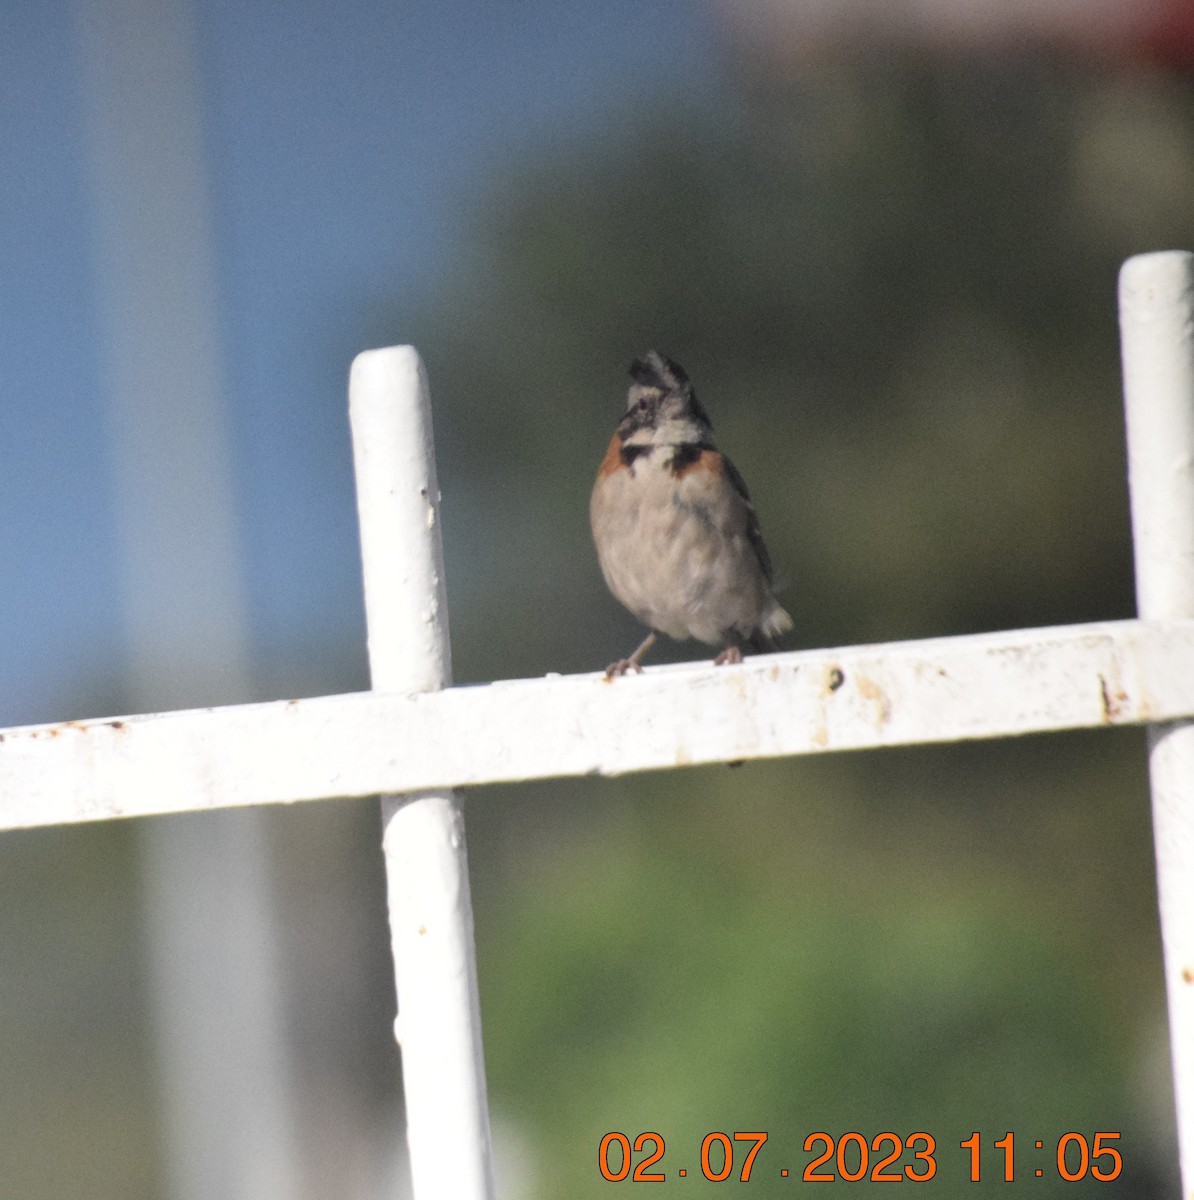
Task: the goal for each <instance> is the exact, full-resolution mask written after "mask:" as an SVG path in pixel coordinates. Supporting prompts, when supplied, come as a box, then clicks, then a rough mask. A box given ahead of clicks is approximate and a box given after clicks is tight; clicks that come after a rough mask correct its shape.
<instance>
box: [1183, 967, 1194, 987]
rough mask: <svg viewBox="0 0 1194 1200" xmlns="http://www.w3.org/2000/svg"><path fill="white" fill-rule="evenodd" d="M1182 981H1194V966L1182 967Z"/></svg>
mask: <svg viewBox="0 0 1194 1200" xmlns="http://www.w3.org/2000/svg"><path fill="white" fill-rule="evenodd" d="M1182 983H1194V967H1184V968H1183V969H1182Z"/></svg>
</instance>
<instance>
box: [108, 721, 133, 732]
mask: <svg viewBox="0 0 1194 1200" xmlns="http://www.w3.org/2000/svg"><path fill="white" fill-rule="evenodd" d="M104 724H105V725H107V726H108V728H109V729H114V730H116V732H117V733H124V731H125V730H126V729H128V726H127V725H126V724H125V723H124V722H123V721H105V722H104Z"/></svg>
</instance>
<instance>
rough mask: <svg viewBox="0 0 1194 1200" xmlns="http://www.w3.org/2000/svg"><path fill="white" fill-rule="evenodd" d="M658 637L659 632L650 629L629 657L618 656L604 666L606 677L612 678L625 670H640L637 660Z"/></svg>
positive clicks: (623, 673)
mask: <svg viewBox="0 0 1194 1200" xmlns="http://www.w3.org/2000/svg"><path fill="white" fill-rule="evenodd" d="M658 637H659V634H657V633H656V632H655V630H653V629H652V630H651V632H650V633H649V634H647V636H646V637H645V638H643V642H642V645H641V646H639V648H638V649H637V650H636V651H635V652H634V653H633V654H632V655H631V656H630V657H629V658H620V659H618V661H617V662H613V663H610V664H609V666H608V667H606V668H605V677H606V679H613V677H614V676H615V675H625V674H626V672H627V671H638V672H641V671H642V667H641V666H639V662H640V660H641V659H642V657H643V655H644V654H646V653H647V651H648V650H650V649H651V647H652V646H654V645H655V639H656V638H658Z"/></svg>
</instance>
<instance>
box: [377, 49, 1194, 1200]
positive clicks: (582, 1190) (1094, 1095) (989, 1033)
mask: <svg viewBox="0 0 1194 1200" xmlns="http://www.w3.org/2000/svg"><path fill="white" fill-rule="evenodd" d="M608 128H609V130H612V131H613V132H606V133H604V134H603V135H602V136H600V137H593V138H588V139H586V138H583V137H578V138H577V139H576V140H575V141H574V142H572V143H568V144H561V145H556V146H552V147H550V148H548V149H546V150H545V151H544V152H543V154H542V155H541V156H540V159H539V161H538V162H536V163H535V164H533V165H531V166H530V167H529V168H528V167H527V166H526V165H525V164H522V163H515V164H511V166H510V167H509V169H508V171H507V172H506V174H505V176H504V177H503V178H501V179H499V180H497V181H495V183H494V186H493V187H492V189H491V191H490V192H489V194H488V196H487V198H486V202H485V204H484V205H483V206H482V207H481V209H480V211H479V214H478V226H479V230H480V236H479V238H478V240H477V244H476V247H475V252H474V253H473V254H472V255H471V256H469V257H466V258H465V259H464V260H462V262H461V263H460V264H459V266H458V269H457V272H456V274H455V275H454V276H452V277H449V279H448V280H447V282H446V283H445V285H444V287H443V290H442V293H441V295H440V296H439V299H438V303H436V304H433V305H431V306H429V307H425V308H424V309H423V311H422V312H421V314H417V315H413V316H411V317H410V320H409V322H405V321H404V323H403V324H402V326H401V328H396V327H395V326H394V324H393V322H391V323H390V324H388V325H387V324H386V320H385V319H381V320H379V330H378V332H379V335H380V336H379V337H378V340H379V341H382V340H386V341H395V340H410V341H414V342H415V343H416V344H417V345H418V346H419V347H420V349H421V350H422V352H423V354H424V356H425V358H426V359H427V362H428V366H429V371H430V376H431V381H432V393H433V396H434V399H435V405H436V409H435V413H436V422H437V439H438V442H439V446H440V471H441V485H442V487H443V491H444V496H445V511H446V518H445V537H446V542H447V552H448V558H449V563H448V565H449V575H450V579H449V587H450V592H451V595H452V602H453V640H454V647H455V656H456V672H457V678H458V679H459V680H469V679H486V678H493V677H500V676H508V675H518V674H538V673H542V672H544V671H549V670H556V671H570V670H584V669H588V670H591V669H595V668H597V667H599V666H600V665H601V664H603V663H604V662H606V661H608V660H609V659H611V658H612V657H614V656H616V655H619V654H622V653H625V652H626V651H627V650H629V648H630V647H631V646H632V645H633V644H634V643H635V641H636V639H637V637H638V636H639V631H638V630H637V629H636V628H635V626H634V623H633V621H632V620H631V618H629V617H628V616H626V615H625V614H623V613H621V612H620V611H619V610H618V608H617V606H616V604H615V603H614V601H613V600H611V599H610V598H609V597H608V596H607V595H606V593H605V591H604V588H603V586H602V584H601V580H600V577H599V575H598V573H597V570H596V566H595V564H594V561H593V554H592V550H591V547H590V544H589V539H588V533H587V526H586V521H587V508H586V505H587V494H588V489H589V487H590V484H591V481H592V476H593V471H594V469H595V466H596V463H597V462H598V461H599V459H600V457H601V454H602V451H603V449H604V446H605V443H606V441H607V440H608V437H609V435H610V433H611V432H612V428H613V425H614V424H615V422H616V420H617V418H618V416H619V414H620V411H621V408H622V404H623V395H624V387H625V382H626V381H625V376H624V369H625V365H626V364H627V363H628V362H629V360H630V359H631V358H632V357H633V356H634V355H636V354H638V353H641V352H642V351H644V350H646V349H647V348H649V347H652V346H655V347H658V348H659V349H661V350H663V351H664V352H665V353H667V354H669V355H671V356H672V357H675V358H676V359H678V360H679V361H680V362H682V363H683V364H684V365H685V367H686V368H687V369H688V371H689V373H690V375H691V376H692V378H693V380H694V383H695V385H696V388H697V391H698V394H699V395H700V396H701V398H702V401H703V402H704V404H705V406H706V408H707V409H708V410H709V412H710V415H711V416H712V418H713V422H714V425H715V427H716V428H717V431H718V434H719V438H720V440H721V444H722V447H723V448H724V449H726V450H728V452H729V453H730V454H731V455H732V456H733V457H734V459H735V461H736V462H737V464H738V466H739V468H740V469H741V470H742V472H743V474H744V475H745V476H746V478H747V480H748V482H749V483H750V486H751V488H752V491H753V493H754V496H755V499H756V501H757V504H758V508H759V511H760V514H761V518H762V523H763V530H764V533H765V535H766V537H767V539H768V542H769V544H770V547H771V550H772V554H773V557H774V559H775V561H776V564H777V567H778V571H779V573H780V575H781V576H782V577H783V578H784V579H785V580H786V584H787V586H786V590H785V592H784V597H783V598H784V603H785V605H786V606H787V607H788V608H789V609H790V611H791V612H792V614H793V616H794V618H795V619H796V625H797V632H796V633H795V634H794V635H792V638H791V639H790V643H789V644H790V645H799V646H816V645H825V644H840V643H851V642H859V641H871V640H875V641H878V640H889V639H897V638H906V637H917V636H929V635H940V634H954V633H963V632H971V631H978V630H984V629H991V628H1012V627H1018V626H1034V625H1045V624H1052V623H1062V622H1071V621H1085V620H1097V619H1109V618H1122V617H1127V616H1130V615H1132V612H1133V605H1132V583H1131V549H1130V538H1129V531H1128V517H1127V496H1126V486H1125V473H1124V452H1123V432H1122V413H1121V407H1120V405H1121V401H1120V388H1119V376H1118V353H1117V349H1118V343H1117V330H1116V312H1115V291H1116V272H1117V270H1118V267H1119V264H1120V263H1121V261H1122V260H1123V259H1124V258H1125V257H1127V256H1128V255H1129V254H1131V253H1134V252H1138V251H1143V250H1148V249H1160V248H1166V247H1168V246H1191V245H1194V210H1192V209H1191V208H1190V207H1189V205H1188V203H1187V198H1188V196H1189V195H1190V184H1191V182H1192V181H1194V139H1192V137H1191V132H1192V130H1194V124H1192V123H1191V94H1190V88H1189V87H1188V85H1187V83H1186V81H1184V80H1174V79H1171V78H1163V77H1152V76H1145V75H1125V76H1122V77H1114V76H1109V75H1107V74H1103V73H1099V74H1096V73H1093V72H1088V71H1084V70H1081V69H1078V68H1076V67H1074V66H1072V65H1067V64H1063V63H1059V62H1056V61H1050V60H1045V59H1040V58H1036V57H1014V56H1011V57H1007V58H1005V59H1002V60H999V61H990V60H981V61H979V60H974V61H945V62H943V61H940V60H932V61H930V60H925V59H920V58H917V57H905V58H903V59H901V60H899V61H888V62H882V63H880V62H874V61H867V62H859V63H856V64H853V65H842V64H835V65H834V66H833V67H832V69H825V70H823V71H820V72H813V73H811V74H808V75H805V76H803V77H801V78H799V79H791V78H778V79H777V78H773V77H765V76H762V75H759V74H755V73H752V72H751V71H750V70H747V69H743V70H742V71H741V72H740V73H739V74H738V75H736V76H734V77H732V78H729V79H727V80H726V82H725V86H724V88H723V89H722V92H721V94H720V96H719V98H718V102H717V103H716V104H710V105H700V104H696V103H692V104H687V103H685V102H684V101H683V100H682V99H681V100H678V101H677V102H675V103H673V104H667V103H662V104H661V105H660V106H659V107H658V108H656V109H654V110H652V111H646V112H644V111H633V112H627V113H625V114H624V115H623V119H622V120H620V121H612V122H610V124H609V127H608ZM672 653H673V657H692V656H704V653H705V651H704V649H703V648H694V647H693V646H691V645H689V646H685V647H677V648H674V649H673V651H672ZM470 830H471V834H470V836H471V840H472V856H473V863H474V872H475V874H476V888H477V897H476V909H477V921H478V929H479V935H480V954H481V981H482V1000H483V1009H484V1014H485V1023H486V1037H487V1049H488V1054H489V1060H490V1064H491V1076H492V1083H491V1089H492V1097H493V1100H494V1103H495V1105H496V1110H497V1112H498V1113H499V1114H505V1115H506V1116H507V1117H508V1118H510V1119H512V1120H513V1121H514V1122H515V1124H516V1127H517V1128H518V1129H520V1130H521V1132H522V1134H523V1136H524V1137H525V1138H526V1139H527V1142H528V1149H529V1154H530V1160H531V1161H532V1163H533V1164H534V1168H535V1177H536V1178H537V1180H538V1190H537V1192H536V1195H538V1196H541V1197H554V1196H569V1197H578V1196H584V1195H589V1194H607V1193H608V1190H609V1188H610V1187H611V1186H612V1185H611V1184H609V1183H606V1182H604V1181H602V1180H601V1179H600V1178H599V1176H598V1173H597V1146H598V1143H599V1141H600V1139H601V1136H602V1135H603V1133H605V1132H608V1131H610V1130H620V1131H622V1132H624V1133H627V1134H628V1135H629V1136H630V1137H631V1139H632V1140H633V1138H634V1136H635V1134H636V1133H638V1132H641V1131H644V1130H655V1131H658V1132H660V1133H662V1134H663V1135H664V1137H665V1139H666V1140H667V1144H668V1155H667V1158H666V1160H665V1163H664V1169H666V1170H668V1171H670V1172H672V1173H670V1174H669V1176H668V1178H669V1182H670V1183H671V1186H672V1187H673V1188H674V1187H677V1186H683V1187H686V1188H688V1189H689V1190H697V1191H700V1190H701V1189H702V1187H704V1186H707V1185H704V1184H702V1183H701V1182H700V1181H699V1180H698V1179H696V1178H693V1176H695V1175H696V1174H697V1173H698V1172H697V1167H698V1165H699V1163H698V1148H699V1145H700V1139H701V1137H702V1136H703V1135H704V1134H705V1133H707V1132H709V1131H712V1130H718V1129H720V1130H728V1131H733V1130H755V1129H763V1130H768V1131H769V1132H770V1133H771V1136H772V1142H771V1143H770V1144H769V1147H768V1149H767V1154H768V1155H769V1156H770V1157H769V1158H768V1159H767V1160H766V1161H767V1164H768V1166H767V1170H766V1172H764V1173H763V1175H761V1176H760V1177H759V1178H758V1179H757V1180H756V1186H755V1188H754V1191H755V1192H756V1193H758V1194H765V1195H772V1194H776V1195H779V1194H787V1192H786V1191H785V1189H786V1188H788V1187H790V1186H792V1184H793V1182H795V1180H794V1179H789V1180H781V1179H780V1178H779V1177H778V1168H779V1166H781V1165H782V1166H787V1167H789V1168H792V1169H793V1170H794V1173H795V1174H796V1175H798V1174H799V1170H800V1168H801V1167H802V1166H803V1164H804V1163H805V1162H807V1161H808V1159H809V1158H810V1157H811V1156H808V1155H804V1156H802V1155H801V1153H800V1147H801V1139H802V1138H803V1137H804V1135H805V1134H807V1133H809V1132H811V1131H813V1130H816V1129H826V1130H829V1131H830V1132H833V1133H837V1134H840V1133H842V1132H845V1131H846V1130H859V1131H861V1132H863V1133H865V1134H867V1135H868V1136H873V1135H874V1134H876V1133H878V1132H880V1131H883V1130H893V1131H895V1132H897V1133H899V1134H901V1135H906V1134H909V1133H911V1132H913V1131H915V1130H918V1129H924V1130H928V1131H930V1132H932V1133H934V1135H935V1136H936V1137H937V1139H938V1144H939V1151H938V1163H939V1170H938V1175H937V1178H936V1179H935V1180H934V1181H933V1182H932V1183H930V1184H924V1185H921V1187H922V1188H923V1189H928V1190H930V1191H931V1190H932V1189H934V1188H936V1189H937V1190H936V1192H935V1193H934V1194H946V1193H949V1194H954V1193H956V1191H957V1188H958V1185H959V1184H961V1183H963V1182H964V1181H965V1180H966V1179H967V1175H966V1161H967V1160H966V1158H965V1155H964V1152H963V1151H962V1150H961V1149H960V1147H959V1144H958V1143H959V1141H960V1140H961V1139H962V1138H965V1137H967V1136H969V1134H970V1133H972V1132H973V1131H975V1130H980V1131H981V1132H982V1133H983V1137H984V1144H985V1145H987V1146H988V1147H989V1146H990V1143H991V1142H992V1141H993V1140H994V1139H995V1138H997V1137H1001V1136H1002V1135H1003V1134H1004V1133H1006V1132H1007V1131H1008V1130H1014V1131H1015V1132H1016V1135H1017V1138H1018V1139H1019V1140H1020V1147H1021V1152H1020V1164H1021V1165H1020V1168H1019V1169H1020V1171H1021V1174H1022V1175H1024V1174H1027V1175H1031V1173H1032V1169H1033V1168H1034V1167H1035V1166H1037V1165H1043V1166H1045V1167H1048V1166H1049V1163H1048V1162H1043V1163H1038V1161H1037V1159H1039V1158H1040V1155H1041V1153H1042V1152H1034V1153H1036V1155H1037V1159H1033V1158H1032V1157H1031V1154H1030V1153H1029V1149H1030V1148H1031V1146H1032V1143H1033V1142H1034V1141H1035V1139H1037V1138H1040V1139H1042V1140H1043V1141H1044V1143H1045V1146H1046V1147H1048V1146H1049V1145H1050V1139H1052V1141H1053V1144H1055V1143H1056V1139H1057V1137H1058V1136H1060V1134H1062V1133H1064V1132H1066V1131H1068V1130H1071V1129H1073V1130H1078V1131H1081V1132H1084V1133H1085V1134H1086V1135H1087V1136H1088V1138H1089V1137H1090V1136H1091V1135H1093V1133H1094V1132H1095V1131H1097V1130H1115V1131H1120V1132H1122V1134H1123V1137H1122V1140H1121V1142H1120V1146H1121V1149H1122V1152H1123V1154H1124V1157H1125V1162H1126V1167H1125V1170H1124V1173H1123V1176H1122V1178H1121V1179H1120V1180H1119V1181H1118V1182H1116V1183H1113V1184H1112V1183H1108V1184H1099V1185H1098V1188H1099V1194H1101V1195H1107V1196H1111V1195H1122V1196H1127V1195H1131V1196H1134V1197H1149V1196H1159V1195H1164V1194H1176V1192H1175V1191H1173V1190H1172V1189H1175V1188H1176V1172H1175V1169H1174V1165H1173V1164H1174V1154H1175V1151H1174V1148H1173V1145H1172V1114H1171V1109H1170V1104H1171V1101H1170V1099H1169V1094H1168V1088H1169V1080H1168V1075H1167V1064H1166V1061H1165V1057H1164V1054H1163V1052H1158V1050H1157V1047H1158V1045H1159V1044H1161V1045H1163V1038H1164V1003H1163V996H1162V990H1161V974H1160V962H1159V949H1158V939H1157V931H1156V915H1155V898H1154V894H1153V886H1154V885H1153V866H1152V856H1151V844H1150V840H1149V826H1148V807H1147V781H1146V773H1145V770H1144V753H1143V739H1142V738H1141V737H1140V736H1138V734H1136V733H1134V732H1128V733H1105V734H1092V735H1081V736H1078V735H1074V736H1069V737H1051V738H1048V739H1045V738H1040V739H1025V740H1022V741H1018V742H1014V743H1002V744H996V745H987V746H971V747H952V748H937V749H926V750H917V751H903V752H898V753H894V752H889V753H876V754H869V755H853V756H846V757H843V758H840V759H837V758H835V759H832V760H824V761H807V760H806V761H792V762H783V763H772V764H753V765H750V766H748V767H746V768H744V769H742V770H739V771H728V770H724V769H720V770H690V771H686V772H676V773H669V774H667V775H658V776H638V777H634V778H630V779H624V780H617V781H592V780H585V781H576V782H568V783H553V784H550V785H547V784H545V785H536V786H528V787H520V788H501V789H490V790H486V791H484V792H482V793H479V794H478V795H477V796H476V798H475V799H474V800H473V802H472V803H471V805H470ZM681 1148H682V1149H681ZM990 1153H991V1154H992V1155H993V1152H990ZM1044 1154H1045V1157H1046V1158H1047V1157H1048V1151H1045V1152H1044ZM636 1161H637V1158H636ZM905 1161H907V1159H906V1160H905ZM995 1162H996V1160H995V1158H994V1157H991V1158H990V1159H987V1158H984V1169H985V1170H986V1171H987V1181H986V1182H984V1185H983V1186H984V1187H990V1188H997V1187H999V1186H1005V1185H1004V1184H1003V1181H1002V1178H1001V1177H997V1172H996V1169H995V1166H994V1165H992V1164H995ZM680 1166H684V1167H686V1168H687V1170H688V1172H689V1178H688V1179H687V1180H685V1181H684V1182H683V1184H681V1183H679V1182H678V1181H677V1180H676V1176H675V1175H674V1171H675V1170H676V1169H677V1168H678V1167H680ZM996 1178H997V1182H992V1181H991V1180H993V1179H996ZM1031 1184H1032V1186H1033V1187H1034V1188H1035V1190H1034V1193H1033V1194H1034V1195H1039V1196H1052V1195H1056V1194H1060V1193H1061V1192H1063V1191H1065V1189H1067V1188H1071V1187H1072V1185H1070V1184H1066V1183H1063V1182H1061V1181H1060V1180H1059V1179H1058V1177H1057V1174H1056V1170H1055V1169H1048V1170H1046V1171H1045V1172H1044V1176H1043V1178H1042V1179H1041V1180H1039V1181H1038V1180H1037V1179H1035V1177H1033V1178H1032V1179H1031ZM624 1186H633V1185H632V1184H630V1183H627V1184H625V1185H624ZM856 1186H859V1187H864V1186H866V1185H865V1184H858V1185H856ZM967 1186H970V1185H967ZM1086 1186H1087V1187H1090V1186H1092V1185H1091V1184H1090V1182H1089V1181H1088V1182H1087V1184H1086ZM777 1189H778V1190H777ZM1067 1194H1069V1193H1068V1192H1067ZM1083 1194H1086V1193H1085V1192H1084V1193H1083Z"/></svg>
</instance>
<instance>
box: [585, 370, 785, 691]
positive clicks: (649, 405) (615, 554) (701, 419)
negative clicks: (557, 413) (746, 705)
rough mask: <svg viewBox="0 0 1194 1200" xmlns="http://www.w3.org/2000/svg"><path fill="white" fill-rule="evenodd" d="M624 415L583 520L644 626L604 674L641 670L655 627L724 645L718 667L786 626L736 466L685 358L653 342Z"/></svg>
mask: <svg viewBox="0 0 1194 1200" xmlns="http://www.w3.org/2000/svg"><path fill="white" fill-rule="evenodd" d="M630 377H631V379H632V380H633V382H632V383H631V385H630V390H629V392H628V394H627V398H626V415H625V416H624V417H623V418H622V420H621V421H620V422H619V423H618V428H617V430H616V431H615V432H614V436H613V438H612V439H611V440H610V443H609V449H608V450H606V453H605V458H603V459H602V461H601V466H600V467H598V469H597V482H596V483H595V484H594V486H593V494H592V496H591V498H590V501H589V521H590V524H591V526H592V529H593V541H594V543H595V544H596V547H597V559H598V561H599V562H600V564H601V573H602V574H603V575H604V576H605V582H606V584H607V585H608V587H609V590H610V591H611V592H612V593H613V595H614V598H615V599H617V600H618V601H619V602H620V603H621V604H623V605H624V606H625V607H626V608H628V609H629V610H630V611H631V612H632V613H633V614H634V615H635V616H636V617H637V618H638V619H639V620H640V621H641V622H642V623H643V624H644V625H646V626H647V628H648V629H649V630H650V633H649V634H648V635H647V637H646V638H645V639H644V641H643V643H642V644H641V645H640V646H639V647H638V649H637V650H635V651H634V653H633V654H631V655H630V657H629V658H623V659H619V660H618V661H617V662H614V663H610V665H609V666H608V667H607V668H606V671H605V674H606V678H607V679H609V678H612V677H613V676H615V675H624V674H625V673H626V672H627V671H630V670H634V671H641V670H642V666H641V665H640V664H641V661H642V658H643V656H644V655H645V654H646V653H647V651H648V650H650V649H651V647H652V646H653V645H654V644H655V640H656V638H657V637H658V636H659V634H661V633H665V634H667V636H668V637H671V638H676V639H677V640H679V639H683V638H696V639H698V640H699V641H702V642H707V643H709V644H710V645H720V646H722V650H721V652H720V653H719V654H718V655H717V657H716V658H715V659H714V660H713V661H714V662H715V663H716V664H717V665H721V664H722V663H737V662H741V661H742V651H743V649H744V648H746V647H749V648H751V649H754V650H763V649H767V648H769V647H770V646H771V644H772V639H773V638H774V637H775V636H776V635H778V634H780V633H783V632H784V631H785V630H787V629H791V627H792V618H791V617H789V616H788V614H787V613H786V612H784V610H783V609H782V608H781V607H780V605H779V602H778V601H777V600H776V598H775V577H774V575H773V573H772V569H771V557H770V555H768V553H767V547H766V546H765V545H763V538H762V535H761V534H760V533H759V521H758V517H757V516H756V515H755V510H754V506H753V505H752V504H751V502H750V494H749V492H747V490H746V484H745V483H743V482H742V476H741V475H739V474H738V472H737V471H736V470H735V469H734V465H733V463H731V462H730V460H729V459H728V458H726V456H725V455H724V454H722V453H721V452H720V451H719V450H718V449H717V446H716V445H715V444H714V441H713V426H712V424H711V423H710V421H709V418H708V416H707V415H706V414H705V410H704V409H703V408H702V407H701V405H700V403H699V402H698V400H697V398H696V393H695V392H694V391H693V388H692V384H691V383H690V382H689V379H688V376H687V374H685V372H684V369H683V367H681V366H680V365H679V364H678V363H674V362H672V361H671V359H668V358H665V357H664V356H663V355H662V354H660V353H659V352H658V351H656V350H652V351H650V352H649V353H647V354H645V355H643V357H642V358H636V359H635V360H634V362H633V363H631V365H630Z"/></svg>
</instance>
